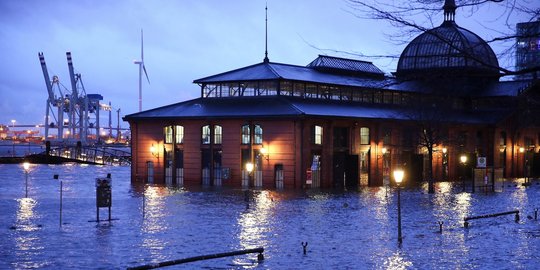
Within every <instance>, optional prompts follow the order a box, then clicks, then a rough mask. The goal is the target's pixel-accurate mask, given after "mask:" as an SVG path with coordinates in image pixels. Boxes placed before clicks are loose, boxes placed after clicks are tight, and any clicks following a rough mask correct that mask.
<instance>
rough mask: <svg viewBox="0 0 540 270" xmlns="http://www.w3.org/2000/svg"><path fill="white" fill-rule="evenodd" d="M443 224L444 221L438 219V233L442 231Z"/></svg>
mask: <svg viewBox="0 0 540 270" xmlns="http://www.w3.org/2000/svg"><path fill="white" fill-rule="evenodd" d="M443 224H444V222H442V221H439V233H442V225H443Z"/></svg>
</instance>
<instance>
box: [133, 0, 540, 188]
mask: <svg viewBox="0 0 540 270" xmlns="http://www.w3.org/2000/svg"><path fill="white" fill-rule="evenodd" d="M443 9H444V22H443V23H442V24H441V25H440V26H439V27H436V28H434V29H431V30H428V31H426V32H424V33H422V34H420V35H419V36H418V37H416V38H415V39H414V40H412V41H411V42H410V43H409V44H408V46H407V47H406V48H405V49H404V51H403V52H402V54H401V56H400V59H399V62H398V66H397V70H396V72H395V73H394V74H393V75H391V76H389V75H386V74H384V73H383V72H382V71H381V70H380V69H379V68H377V67H376V66H375V65H374V64H373V63H371V62H366V61H360V60H354V59H345V58H338V57H332V56H324V55H320V56H318V57H317V58H316V59H315V60H313V61H312V62H311V63H309V64H308V65H307V66H298V65H291V64H283V63H274V62H271V61H269V59H268V58H267V57H265V58H264V60H263V61H262V62H261V63H257V64H254V65H251V66H246V67H242V68H239V69H235V70H231V71H227V72H224V73H220V74H217V75H213V76H209V77H205V78H201V79H197V80H195V81H194V83H197V84H198V85H200V86H201V93H200V97H199V98H196V99H192V100H187V101H184V102H180V103H176V104H171V105H168V106H164V107H159V108H155V109H151V110H147V111H143V112H139V113H134V114H131V115H127V116H125V117H124V120H126V121H128V122H129V124H130V129H131V134H132V174H131V175H132V182H134V183H167V184H178V185H183V184H195V185H208V186H211V185H213V186H221V185H226V186H237V187H240V186H242V187H263V188H300V187H312V188H313V187H315V188H317V187H350V188H357V187H360V186H381V185H386V184H388V182H389V181H390V180H391V177H390V175H391V171H392V170H394V169H395V168H403V169H405V171H406V175H407V178H408V179H409V181H411V182H413V181H418V182H419V181H425V180H431V179H433V180H435V181H449V180H450V181H457V180H460V179H465V178H469V179H470V177H471V175H470V172H471V168H473V167H475V166H477V165H479V166H481V167H483V166H485V167H486V168H494V169H497V170H498V171H500V172H501V173H502V174H503V175H504V176H506V177H516V176H525V175H533V174H536V175H538V174H539V173H540V169H539V168H540V158H539V157H540V155H539V154H538V150H539V147H540V128H539V121H538V120H539V119H538V118H539V117H538V115H540V114H539V110H538V106H537V105H535V103H534V102H531V101H532V100H538V98H539V91H540V84H539V83H538V81H537V80H533V79H527V80H515V81H499V79H500V73H499V64H498V60H497V57H496V56H495V54H494V52H493V50H492V49H491V48H490V47H489V45H488V44H487V43H486V42H485V41H484V40H482V38H480V37H479V36H478V35H476V34H474V33H472V32H470V31H468V30H467V29H464V28H462V27H459V26H458V25H457V24H456V23H455V22H454V15H455V10H456V6H455V4H454V2H453V1H446V3H445V5H444V7H443ZM465 157H467V159H465ZM477 161H479V164H477ZM486 171H487V170H486Z"/></svg>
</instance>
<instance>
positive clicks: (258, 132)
mask: <svg viewBox="0 0 540 270" xmlns="http://www.w3.org/2000/svg"><path fill="white" fill-rule="evenodd" d="M253 143H254V144H262V143H263V129H262V127H261V126H260V125H255V137H254V138H253Z"/></svg>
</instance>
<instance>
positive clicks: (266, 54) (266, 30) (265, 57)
mask: <svg viewBox="0 0 540 270" xmlns="http://www.w3.org/2000/svg"><path fill="white" fill-rule="evenodd" d="M264 12H265V18H264V21H265V26H264V27H265V37H264V60H263V62H264V63H268V62H270V59H268V2H266V6H265V7H264Z"/></svg>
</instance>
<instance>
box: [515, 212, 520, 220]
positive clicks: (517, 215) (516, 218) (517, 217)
mask: <svg viewBox="0 0 540 270" xmlns="http://www.w3.org/2000/svg"><path fill="white" fill-rule="evenodd" d="M515 221H516V222H519V212H517V213H516V217H515Z"/></svg>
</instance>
